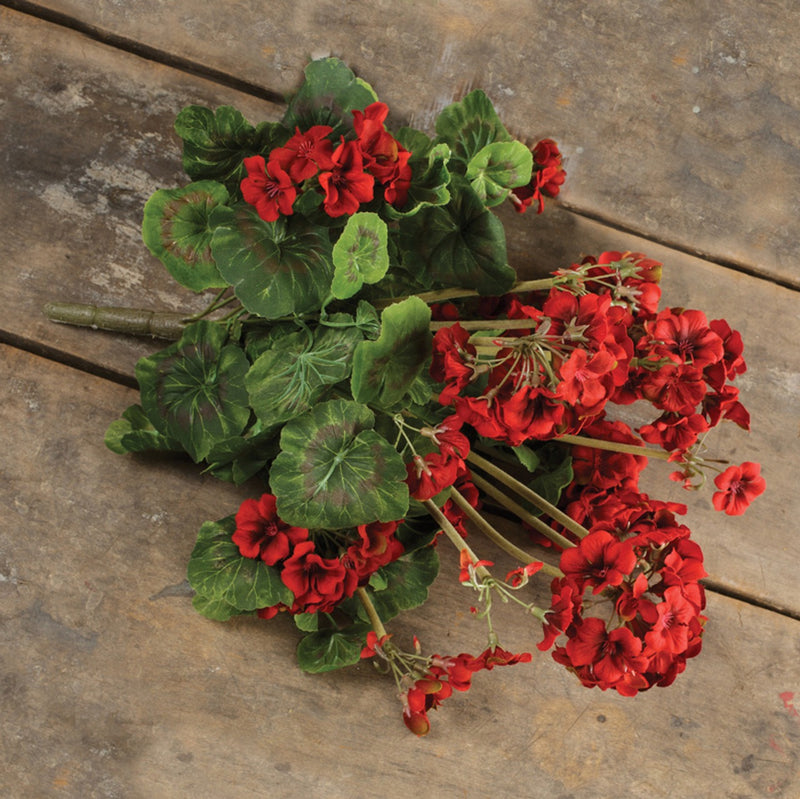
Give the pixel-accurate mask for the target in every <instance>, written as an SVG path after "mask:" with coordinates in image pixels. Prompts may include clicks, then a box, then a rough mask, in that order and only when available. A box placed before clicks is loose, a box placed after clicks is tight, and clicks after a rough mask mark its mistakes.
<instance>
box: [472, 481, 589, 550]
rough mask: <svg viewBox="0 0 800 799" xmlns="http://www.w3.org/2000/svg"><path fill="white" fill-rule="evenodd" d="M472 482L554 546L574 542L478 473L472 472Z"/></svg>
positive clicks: (569, 544) (562, 546)
mask: <svg viewBox="0 0 800 799" xmlns="http://www.w3.org/2000/svg"><path fill="white" fill-rule="evenodd" d="M472 482H473V483H475V486H476V487H477V488H479V489H480V490H481V491H483V492H484V493H485V494H488V495H489V496H490V497H491V498H492V499H493V500H495V502H497V503H499V504H500V505H502V506H503V507H504V508H506V510H510V511H511V512H512V513H513V514H514V515H515V516H516V517H517V518H518V519H519V520H520V521H523V522H525V523H526V524H529V525H530V526H531V527H533V528H534V530H536V531H537V532H538V533H541V534H542V535H543V536H544V537H545V538H548V539H550V541H552V542H553V543H554V544H556V546H559V547H561V548H562V549H569V548H570V547H574V546H575V544H573V543H572V541H570V540H569V539H568V538H565V537H564V536H563V535H561V533H557V532H556V531H555V530H554V529H553V528H552V527H551V526H550V525H549V524H547V523H546V522H543V521H542V520H541V519H540V518H539V517H538V516H534V515H533V514H532V513H529V512H528V511H527V510H525V508H523V507H522V505H520V504H518V503H517V502H514V500H513V499H511V497H509V496H507V495H506V494H504V493H503V492H502V491H501V490H500V489H499V488H498V487H497V486H496V485H494V484H493V483H490V482H489V481H488V480H484V478H483V477H481V476H480V475H479V474H475V473H473V474H472Z"/></svg>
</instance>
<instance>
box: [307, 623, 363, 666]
mask: <svg viewBox="0 0 800 799" xmlns="http://www.w3.org/2000/svg"><path fill="white" fill-rule="evenodd" d="M367 629H368V628H367V627H366V625H358V626H351V627H348V628H346V629H344V630H319V631H318V632H313V633H309V634H308V635H306V636H304V637H303V638H302V639H301V640H300V643H299V644H298V645H297V662H298V664H299V665H300V668H301V669H303V671H307V672H310V673H312V674H319V673H320V672H324V671H333V670H334V669H341V668H342V667H343V666H353V665H355V664H356V663H358V661H359V660H361V650H362V649H363V647H364V640H365V637H366V634H367Z"/></svg>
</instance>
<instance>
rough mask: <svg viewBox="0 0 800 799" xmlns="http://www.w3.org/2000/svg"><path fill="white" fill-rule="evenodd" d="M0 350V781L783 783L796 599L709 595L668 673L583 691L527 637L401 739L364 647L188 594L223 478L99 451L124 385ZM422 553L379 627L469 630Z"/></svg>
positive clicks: (186, 785) (143, 785)
mask: <svg viewBox="0 0 800 799" xmlns="http://www.w3.org/2000/svg"><path fill="white" fill-rule="evenodd" d="M0 369H1V370H2V373H3V374H6V375H11V376H12V377H11V379H9V380H5V381H3V382H2V384H0V429H3V430H4V447H3V454H2V455H0V473H1V476H2V479H0V512H2V518H4V519H5V520H6V523H5V524H4V525H2V527H0V618H1V619H2V624H0V669H1V671H0V674H2V687H3V694H2V697H3V699H2V701H3V737H2V745H0V767H1V768H2V773H3V785H4V792H5V795H7V796H13V797H15V799H17V798H19V799H28V798H31V799H33V798H34V797H35V798H36V799H39V798H40V797H45V796H48V797H49V796H54V797H55V796H66V797H76V799H77V798H78V797H81V798H82V797H89V796H96V797H126V799H127V798H128V797H131V798H132V799H147V798H148V797H154V796H157V797H159V799H173V797H174V799H184V797H186V796H196V797H199V798H202V799H205V797H209V799H210V797H216V796H225V797H226V799H238V798H239V797H248V796H253V795H256V796H261V795H270V796H280V797H285V798H286V799H300V798H301V797H307V796H325V797H331V799H339V797H364V799H368V798H369V797H373V796H386V797H389V799H395V798H396V799H400V797H406V796H408V795H409V791H411V790H416V788H415V786H417V787H418V786H421V785H424V790H425V792H426V793H429V794H431V795H440V796H448V797H449V796H464V797H472V796H480V795H489V794H491V795H495V796H514V795H518V792H520V791H522V794H523V795H532V794H531V791H534V790H535V792H536V795H543V796H554V797H572V798H573V799H596V797H598V796H614V795H620V791H622V795H624V796H626V797H630V799H639V798H640V797H641V798H642V799H645V798H647V799H666V797H694V796H703V797H712V798H713V799H717V798H719V799H722V797H733V796H736V797H748V799H749V798H750V797H762V796H783V797H787V799H788V797H792V796H796V795H797V792H798V790H799V789H800V717H798V715H797V713H798V708H799V707H800V678H799V676H798V671H797V662H798V657H799V656H800V644H798V642H800V622H797V621H793V620H791V619H788V618H785V617H782V616H779V615H777V614H774V613H770V612H767V611H765V610H761V609H758V608H754V607H752V606H750V605H747V604H743V603H740V602H737V601H734V600H731V599H727V598H725V597H720V596H717V595H714V594H711V595H710V601H709V608H708V615H709V617H710V622H709V625H708V632H707V634H706V639H705V645H704V651H703V652H702V653H701V654H700V655H699V656H698V657H697V658H695V659H694V660H693V661H690V663H689V664H688V667H687V670H686V672H685V673H684V674H683V675H681V676H680V677H679V678H678V680H677V681H676V683H675V684H674V685H673V686H672V687H671V688H669V689H653V690H652V691H650V692H648V693H645V694H642V695H640V696H639V697H637V698H636V699H633V700H631V699H625V698H622V697H619V696H616V695H612V694H609V693H600V692H597V691H587V690H586V689H583V688H582V687H581V686H580V685H578V683H577V682H576V681H575V680H574V678H572V677H571V676H570V675H569V674H567V673H566V672H565V671H563V670H562V669H561V668H560V667H559V666H557V665H556V664H555V663H554V662H552V661H551V660H550V658H549V656H548V655H542V654H540V653H534V661H533V663H532V664H529V665H520V666H515V667H513V668H508V669H496V670H494V671H493V672H491V673H482V674H480V675H478V676H476V679H475V681H474V685H473V687H472V689H471V690H470V691H469V692H468V693H466V694H459V695H457V696H454V697H453V698H452V699H450V700H448V702H447V703H446V704H445V705H444V706H443V707H442V708H441V709H440V710H439V711H438V712H436V713H434V714H433V715H432V723H433V729H432V732H431V733H430V735H429V737H428V738H426V739H416V738H414V736H412V735H411V734H410V733H409V732H408V731H407V730H406V729H405V727H404V726H403V724H402V722H401V720H400V705H399V702H397V700H396V698H395V697H394V696H393V687H392V684H391V681H390V680H389V679H388V678H385V677H382V676H381V675H378V674H377V673H374V672H373V671H372V669H371V668H370V667H369V666H368V665H366V664H362V665H360V666H357V667H354V668H351V669H349V670H346V671H341V672H336V673H332V674H328V675H306V674H303V673H301V672H300V671H299V670H298V669H297V668H296V665H295V662H294V654H293V648H294V645H295V642H296V640H297V633H296V632H295V631H294V630H293V629H292V625H291V622H290V621H289V620H288V619H286V618H283V617H281V618H278V619H276V620H273V621H272V622H271V623H268V622H260V621H258V620H253V619H244V620H239V621H234V622H231V623H225V624H222V623H215V622H210V621H208V620H206V619H203V618H202V617H200V616H199V615H198V614H196V613H195V611H194V610H193V609H192V607H191V603H190V599H189V596H188V594H187V591H186V588H185V585H184V583H183V581H184V579H185V569H186V559H187V557H188V554H189V552H190V550H191V547H192V544H193V538H194V534H195V530H196V529H197V528H198V527H199V525H200V523H202V521H204V520H205V519H208V518H218V517H219V516H221V515H223V514H226V513H227V512H229V511H230V509H232V508H234V507H235V506H236V505H237V504H238V502H239V500H240V499H241V497H242V496H243V495H244V494H245V490H243V489H234V488H232V487H229V486H226V485H222V484H219V483H215V482H214V481H211V480H208V479H205V478H202V477H200V476H198V475H197V473H196V470H194V469H193V468H185V467H182V466H181V465H180V464H179V463H174V462H162V463H158V462H155V461H153V459H150V458H128V457H125V458H121V457H119V456H116V455H113V454H112V453H110V452H109V451H107V450H106V449H105V448H104V447H103V444H102V441H101V440H100V438H99V436H98V434H97V433H98V429H99V428H102V426H103V425H104V424H105V423H106V422H107V421H108V420H110V419H111V418H113V417H114V415H115V413H116V410H117V408H118V407H119V406H120V405H122V404H124V403H125V402H127V401H129V400H131V399H132V392H130V391H128V390H127V389H124V388H122V387H120V386H115V385H112V384H110V383H108V382H107V381H103V380H100V379H98V378H94V377H88V376H87V375H85V374H82V373H80V372H77V371H75V370H72V369H70V368H68V367H65V366H60V365H58V364H55V363H53V362H50V361H43V360H42V359H39V358H37V357H35V356H33V355H30V354H27V353H21V352H19V351H17V350H14V349H11V348H5V347H3V348H1V349H0ZM110 474H113V475H114V480H113V481H109V480H107V479H105V478H106V476H107V475H110ZM101 476H102V477H101ZM474 543H475V545H476V546H477V545H478V540H477V539H476V540H475V542H474ZM440 555H441V558H442V564H443V565H442V573H441V574H440V577H439V579H438V580H437V582H436V583H435V585H434V587H433V589H432V594H431V598H430V600H429V602H428V603H427V604H426V605H425V606H424V607H423V608H420V609H418V610H416V611H412V612H409V613H407V614H404V615H403V616H401V617H399V619H398V620H396V623H393V624H392V625H391V630H392V631H393V632H394V633H395V634H396V636H397V639H398V640H400V641H402V642H404V643H405V644H406V645H408V644H410V636H411V635H412V633H416V634H417V635H418V636H419V637H420V639H421V641H422V643H423V645H424V646H425V647H426V648H428V649H429V650H437V651H440V652H443V651H444V652H452V653H455V652H459V651H470V650H473V651H477V650H479V649H482V648H483V646H484V641H485V629H484V628H483V626H482V624H481V623H479V622H478V621H476V620H475V619H474V618H472V617H471V615H470V614H469V612H468V610H467V606H468V605H469V604H470V603H471V602H472V601H473V600H471V599H470V598H469V596H467V595H466V594H465V593H464V589H463V588H461V587H459V586H457V585H456V582H455V575H456V574H457V568H458V567H457V559H456V556H455V553H454V552H453V551H451V550H449V549H446V548H445V547H444V543H443V544H442V545H440ZM498 562H499V559H498ZM495 623H496V628H497V631H498V633H499V635H500V638H501V642H502V643H503V645H505V646H507V647H509V648H515V649H523V648H526V649H531V648H532V647H533V646H534V645H535V643H536V642H537V641H538V640H539V631H538V629H537V628H536V626H535V625H534V626H531V623H530V622H528V621H525V620H524V619H522V618H520V617H519V616H518V615H517V614H515V613H514V612H513V609H511V608H501V610H500V613H499V614H498V615H497V617H496V618H495Z"/></svg>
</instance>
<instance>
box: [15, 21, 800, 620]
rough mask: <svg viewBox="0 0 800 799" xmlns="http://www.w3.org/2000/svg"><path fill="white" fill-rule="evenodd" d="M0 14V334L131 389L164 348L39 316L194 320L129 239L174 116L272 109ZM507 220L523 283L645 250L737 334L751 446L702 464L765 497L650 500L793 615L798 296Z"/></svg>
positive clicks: (174, 159)
mask: <svg viewBox="0 0 800 799" xmlns="http://www.w3.org/2000/svg"><path fill="white" fill-rule="evenodd" d="M2 14H3V16H4V17H5V18H7V20H8V24H6V25H4V28H3V29H4V31H5V34H6V40H5V45H4V46H5V53H6V61H5V62H4V65H3V67H2V69H3V74H4V75H5V76H7V78H6V79H7V80H8V85H9V86H12V87H13V91H11V92H9V97H8V100H7V102H6V103H5V105H4V106H3V107H2V108H0V116H2V117H3V119H4V123H5V124H4V126H3V133H2V134H0V135H3V136H5V137H6V139H7V142H6V145H5V148H6V151H7V152H13V153H14V159H13V160H12V159H8V160H6V161H5V162H4V164H3V166H2V167H0V169H2V170H3V171H4V173H5V174H4V175H3V178H4V179H3V184H4V185H5V186H6V187H8V188H10V191H6V192H4V193H2V194H0V229H3V230H6V231H8V235H7V237H6V240H7V241H8V245H7V246H8V247H9V251H8V257H7V260H6V261H5V262H4V265H3V267H2V268H3V272H4V285H5V288H6V292H7V296H8V302H7V305H6V308H5V309H4V311H3V317H2V320H0V328H1V329H2V330H3V331H4V332H5V334H6V335H7V336H12V337H13V340H17V341H20V340H21V341H24V342H26V345H27V346H30V347H33V348H34V349H37V348H38V351H41V350H42V348H45V347H48V348H51V349H54V350H57V351H58V352H61V353H65V354H68V355H69V357H70V358H72V359H75V360H76V361H78V362H82V361H90V362H91V364H92V365H93V366H96V367H100V368H101V369H103V370H104V371H106V372H114V373H117V374H122V375H125V376H127V377H128V378H129V379H132V374H133V367H134V364H135V362H136V360H137V358H139V357H140V356H141V355H144V354H147V353H150V352H153V351H155V349H157V348H158V347H160V346H161V344H159V343H157V342H153V341H151V340H147V339H143V340H142V339H139V340H136V339H132V338H128V337H123V336H118V335H113V334H107V333H93V332H91V331H87V330H84V329H76V328H70V327H66V326H63V325H54V324H51V323H49V322H47V321H46V320H45V319H44V317H43V316H42V313H41V307H42V305H43V304H44V303H45V302H48V301H50V300H54V299H58V300H60V299H73V300H76V301H82V302H89V303H101V302H107V303H109V304H122V305H125V304H131V305H138V304H141V305H143V306H145V307H155V308H167V309H170V308H196V307H198V298H196V297H195V296H194V295H192V294H191V293H190V292H188V291H185V290H183V289H181V288H180V286H178V285H177V284H176V283H174V281H172V279H171V278H170V277H169V275H168V274H167V272H166V270H165V269H164V268H163V267H162V266H161V264H160V262H158V261H156V259H155V258H152V257H151V256H150V255H149V253H148V252H147V251H146V249H145V247H144V245H143V244H142V242H141V236H140V234H139V225H140V220H141V214H142V208H143V206H144V203H145V201H146V200H147V198H148V197H149V195H150V193H151V192H152V191H154V190H155V189H156V188H159V187H172V186H177V185H182V184H183V183H185V182H187V180H188V179H187V178H185V177H184V176H182V174H181V171H180V148H179V142H177V141H176V137H175V136H174V135H173V134H172V124H173V121H174V116H175V114H176V113H177V111H178V110H179V109H180V108H181V107H182V106H183V105H184V104H186V103H189V102H198V103H203V104H206V105H211V106H214V105H216V104H221V103H223V102H229V103H236V104H239V105H241V106H242V107H243V109H244V110H246V111H247V112H249V113H251V114H252V115H253V116H252V118H253V119H261V118H268V117H269V115H270V114H272V115H273V116H274V115H275V114H276V113H277V111H276V109H275V108H274V107H272V106H270V105H269V104H266V103H263V102H262V101H255V100H253V99H252V98H248V97H247V96H246V95H243V94H240V93H237V92H233V91H232V90H224V89H221V88H220V87H218V86H215V85H214V84H211V83H209V82H208V81H204V80H201V79H197V78H191V77H189V76H186V75H184V74H182V73H180V72H178V71H176V70H174V69H166V68H164V67H160V66H158V65H153V64H151V63H148V62H146V61H143V60H142V59H139V58H137V57H134V56H130V55H127V54H125V53H119V52H118V51H115V50H113V49H111V48H108V47H106V46H103V45H99V44H96V43H93V42H87V41H85V40H84V39H83V37H81V36H79V35H78V34H75V33H72V32H70V31H63V30H62V29H60V28H58V27H57V26H55V25H50V24H46V23H42V22H40V21H38V20H32V19H30V18H28V17H26V16H25V15H22V14H17V13H13V12H9V11H4V12H2ZM34 43H36V44H35V46H34ZM40 49H41V54H40ZM34 120H35V122H36V124H35V125H34V124H33V121H34ZM21 129H24V130H31V131H32V132H31V133H30V134H26V135H25V137H24V138H22V139H20V137H19V136H18V135H17V133H16V131H19V130H21ZM503 218H504V221H505V222H506V226H507V229H508V230H509V239H510V257H511V260H512V262H513V263H514V265H515V266H517V268H518V269H519V270H520V271H521V272H526V273H541V272H544V271H545V270H546V269H550V268H555V267H558V266H563V265H565V264H568V263H571V262H572V261H574V260H578V259H579V258H580V257H581V255H583V254H586V253H597V252H601V251H603V250H606V249H620V250H626V249H629V250H634V251H644V252H646V253H647V254H648V255H651V256H652V257H655V258H658V259H660V260H662V261H663V262H664V263H665V264H666V269H665V272H664V296H665V303H668V304H670V305H674V306H685V307H693V308H700V309H703V310H704V311H706V312H707V313H708V315H709V317H710V318H720V317H724V318H726V319H728V321H729V322H730V324H731V325H732V326H733V327H734V328H736V329H739V330H741V332H742V334H743V335H744V337H745V341H746V344H747V351H746V354H747V357H748V362H749V364H750V371H749V372H748V374H747V375H745V376H744V378H742V379H741V381H740V383H741V388H742V391H743V399H744V401H745V403H746V404H747V406H748V407H749V408H750V410H751V413H752V414H753V419H754V431H753V433H752V435H750V436H747V435H744V434H742V433H741V432H740V431H739V430H738V428H735V427H734V426H733V425H723V426H722V428H720V430H719V431H718V432H717V433H715V434H714V435H713V436H712V437H711V439H710V443H711V446H712V452H716V453H719V454H721V455H725V456H727V457H730V458H732V459H734V460H738V461H741V460H748V459H749V460H759V461H762V462H763V464H764V470H765V474H766V476H767V478H768V479H769V481H770V496H771V497H772V501H767V500H766V498H765V499H762V500H761V501H760V502H757V503H756V504H755V505H754V506H753V507H752V508H751V509H750V511H749V512H748V514H747V515H746V516H745V517H742V518H738V519H730V518H728V517H726V516H721V515H719V514H716V513H714V512H713V511H712V510H711V505H710V496H711V491H709V490H706V491H703V492H701V493H700V494H699V495H698V496H693V495H689V494H687V493H686V492H684V491H682V490H681V489H680V488H678V487H676V486H675V485H674V484H673V483H671V482H670V481H669V480H667V479H666V471H667V470H665V469H659V468H658V465H657V464H655V465H654V468H653V471H655V473H656V475H657V478H656V477H654V478H653V479H652V480H651V484H652V488H651V492H652V494H653V496H659V497H664V498H670V499H674V500H677V501H688V502H689V503H690V504H691V506H692V511H693V513H692V515H691V516H690V517H689V520H688V521H689V523H690V524H692V525H693V526H694V527H695V531H696V535H697V537H698V540H699V541H700V542H701V544H703V545H705V547H706V551H707V558H708V570H709V572H710V573H711V574H712V576H713V578H714V580H715V581H717V582H721V583H724V584H725V585H726V586H727V587H728V588H729V589H730V590H734V591H737V592H740V593H745V594H748V595H750V596H752V597H755V598H757V599H759V600H760V601H764V602H767V603H769V604H771V605H774V606H777V607H781V608H787V609H789V610H791V611H793V612H795V613H798V614H800V594H799V593H798V592H796V591H786V586H787V585H792V584H793V582H794V575H795V570H796V564H797V563H798V562H800V538H798V537H797V536H794V535H792V533H791V531H792V519H793V518H795V517H796V516H797V515H798V514H800V495H798V494H797V492H796V491H795V488H794V486H795V484H796V479H795V478H794V476H793V474H792V472H791V470H789V469H786V468H785V463H786V459H787V457H791V447H792V444H793V436H794V435H795V433H796V427H797V401H796V397H797V395H798V391H800V377H799V375H800V348H798V347H796V346H795V345H794V342H795V341H796V340H797V339H798V338H799V337H800V319H799V318H798V314H797V295H796V293H795V292H793V291H791V290H789V289H785V288H782V287H780V286H776V285H774V284H773V283H770V282H769V281H766V280H757V279H754V278H751V277H745V276H742V275H740V274H737V273H735V272H732V271H731V270H728V269H724V268H722V267H719V266H716V265H713V264H710V263H707V262H705V261H702V260H700V259H698V258H696V257H692V256H689V255H686V254H684V253H681V252H678V251H675V250H672V249H669V248H666V247H663V246H660V245H656V244H653V243H652V242H649V241H646V240H643V239H641V238H637V237H634V236H632V235H630V234H624V233H620V232H618V231H615V230H613V229H610V228H608V227H606V226H604V225H601V224H599V223H597V222H592V221H590V220H587V219H585V218H582V217H580V216H576V215H574V214H570V213H569V212H566V211H564V210H563V209H559V208H554V207H550V208H548V209H547V212H546V213H545V214H543V215H542V216H536V215H533V214H529V215H525V216H519V215H517V214H516V213H514V212H513V211H512V210H511V209H510V208H509V209H506V210H504V211H503ZM21 220H25V224H21V223H20V222H21ZM753 308H761V309H768V312H769V315H770V318H771V319H774V320H780V324H777V325H775V324H771V325H769V326H765V324H764V321H763V317H762V316H761V315H759V314H754V313H753ZM122 410H123V407H122V406H121V407H120V408H119V412H121V411H122ZM787 430H788V431H789V435H788V436H787ZM776 498H779V499H776ZM754 529H755V530H759V534H758V535H753V532H752V531H753V530H754Z"/></svg>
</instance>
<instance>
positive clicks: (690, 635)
mask: <svg viewBox="0 0 800 799" xmlns="http://www.w3.org/2000/svg"><path fill="white" fill-rule="evenodd" d="M604 424H608V423H604ZM623 428H624V426H622V425H621V423H616V424H615V430H616V432H617V435H618V436H620V435H622V434H623V433H624V429H623ZM576 449H578V448H576ZM612 461H613V462H614V468H615V470H616V474H617V477H618V483H617V484H616V485H606V486H605V487H600V486H598V485H596V484H594V483H593V482H591V480H587V474H586V472H585V471H584V472H583V474H580V470H579V472H578V474H579V475H580V476H579V477H578V478H577V479H576V480H575V481H573V483H572V484H571V485H570V486H569V488H568V489H567V492H566V500H567V513H568V514H569V515H570V516H571V517H572V518H573V519H575V520H576V521H578V522H579V523H580V524H582V525H583V526H585V527H587V528H588V529H589V530H590V532H589V534H588V535H587V536H586V537H585V538H583V539H581V540H580V541H579V542H578V543H577V545H576V546H575V547H573V548H568V549H565V550H564V551H563V552H562V555H561V561H560V567H561V570H562V572H564V577H562V578H558V579H556V580H554V581H553V583H552V587H551V588H552V601H551V606H550V610H549V611H548V614H547V618H546V622H545V623H544V639H543V640H542V642H541V643H540V644H539V645H538V647H539V649H541V650H546V649H549V648H550V647H551V646H552V645H553V643H554V642H555V641H556V640H557V639H558V638H559V637H560V636H564V637H565V639H566V642H565V643H564V644H561V645H559V646H556V648H555V649H554V651H553V657H554V659H555V660H556V661H557V662H559V663H562V664H563V665H565V666H566V667H567V668H569V669H570V670H571V671H573V672H574V673H575V674H577V676H578V678H579V679H580V680H581V682H582V683H583V684H584V685H586V686H589V687H591V686H598V687H600V688H601V689H603V690H606V689H608V688H613V689H614V690H616V691H618V692H619V693H621V694H623V695H626V696H632V695H634V694H636V693H637V692H638V691H643V690H646V689H648V688H650V687H652V686H653V685H662V686H663V685H669V684H670V683H671V682H672V681H673V680H674V679H675V677H676V676H677V675H678V674H679V673H680V672H682V671H683V670H684V668H685V665H686V660H687V659H688V658H690V657H694V656H695V655H696V654H698V653H699V651H700V647H701V636H702V632H703V625H704V623H705V620H706V619H705V617H704V616H703V615H701V612H702V610H703V609H704V607H705V594H704V591H703V587H702V585H701V584H700V582H699V581H700V580H701V578H703V577H705V576H706V573H705V571H704V569H703V554H702V551H701V549H700V547H699V546H698V545H697V544H696V543H694V542H693V541H692V540H691V539H690V531H689V529H688V527H686V526H685V525H683V524H680V523H678V522H677V521H676V518H675V514H676V513H684V512H685V511H686V508H685V506H683V505H679V504H677V503H667V502H659V501H657V500H652V499H650V498H649V497H648V496H647V495H646V494H643V493H641V492H640V491H639V490H638V488H637V482H638V475H639V471H640V470H641V465H640V464H639V463H638V460H637V457H636V456H634V455H623V454H621V453H612V452H602V453H598V454H597V458H596V460H595V462H594V463H593V464H592V471H591V473H592V474H594V473H596V472H600V473H602V472H603V470H604V469H603V463H604V462H606V463H611V462H612ZM625 464H627V468H626V467H625ZM587 594H589V596H591V597H593V601H592V602H591V603H586V604H584V601H585V596H586V595H587ZM598 600H600V602H599V604H598ZM590 608H591V612H590Z"/></svg>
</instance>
